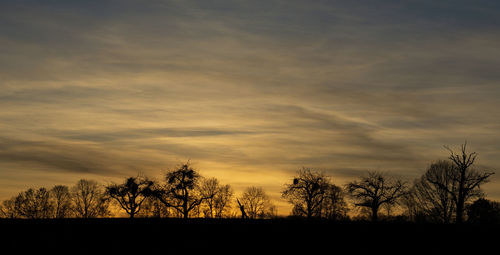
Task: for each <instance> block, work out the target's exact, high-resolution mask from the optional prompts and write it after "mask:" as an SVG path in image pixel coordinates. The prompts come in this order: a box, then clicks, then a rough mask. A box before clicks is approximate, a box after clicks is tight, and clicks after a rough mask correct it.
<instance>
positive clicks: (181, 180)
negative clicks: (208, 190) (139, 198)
mask: <svg viewBox="0 0 500 255" xmlns="http://www.w3.org/2000/svg"><path fill="white" fill-rule="evenodd" d="M200 178H201V176H200V175H199V174H198V173H197V172H196V171H195V170H194V169H193V168H192V167H191V166H190V165H189V162H188V163H186V164H182V165H181V166H180V167H179V168H177V169H175V170H171V171H169V172H167V173H166V175H165V180H166V183H165V185H164V186H163V187H156V189H154V191H153V192H152V193H153V194H154V195H155V196H156V197H157V198H158V199H159V201H161V202H162V203H164V204H165V205H166V206H168V207H172V208H174V209H175V210H177V212H179V213H180V214H181V215H182V217H183V218H189V213H190V212H191V211H192V210H193V209H195V208H196V207H197V206H199V205H200V204H201V203H202V202H203V201H204V200H206V199H209V198H211V195H210V196H208V197H207V196H203V195H201V194H200V192H199V179H200Z"/></svg>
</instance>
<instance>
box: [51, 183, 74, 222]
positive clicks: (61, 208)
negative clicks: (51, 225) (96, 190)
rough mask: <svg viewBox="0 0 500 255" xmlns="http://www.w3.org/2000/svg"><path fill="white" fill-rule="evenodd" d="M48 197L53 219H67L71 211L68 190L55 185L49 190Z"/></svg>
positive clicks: (62, 186)
mask: <svg viewBox="0 0 500 255" xmlns="http://www.w3.org/2000/svg"><path fill="white" fill-rule="evenodd" d="M50 197H51V199H52V201H53V205H54V217H55V218H67V217H69V216H70V214H71V209H72V208H71V194H70V193H69V188H68V187H67V186H64V185H56V186H54V187H53V188H52V189H51V190H50Z"/></svg>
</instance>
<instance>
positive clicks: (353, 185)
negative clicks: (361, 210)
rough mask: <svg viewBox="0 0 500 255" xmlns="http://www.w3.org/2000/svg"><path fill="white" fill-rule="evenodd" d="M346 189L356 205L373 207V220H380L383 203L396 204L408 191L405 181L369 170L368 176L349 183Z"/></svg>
mask: <svg viewBox="0 0 500 255" xmlns="http://www.w3.org/2000/svg"><path fill="white" fill-rule="evenodd" d="M346 189H347V191H348V192H349V193H350V195H351V196H352V197H353V198H354V199H355V201H356V203H355V205H356V206H360V207H366V208H369V209H371V217H372V221H377V220H378V211H379V209H380V206H381V205H383V204H394V203H396V201H397V200H398V199H399V198H400V197H401V196H403V195H404V194H406V192H407V188H406V183H405V182H403V181H402V180H399V179H395V178H390V177H387V176H385V175H383V174H381V173H379V172H368V176H366V177H362V178H361V180H357V181H353V182H350V183H349V184H347V185H346Z"/></svg>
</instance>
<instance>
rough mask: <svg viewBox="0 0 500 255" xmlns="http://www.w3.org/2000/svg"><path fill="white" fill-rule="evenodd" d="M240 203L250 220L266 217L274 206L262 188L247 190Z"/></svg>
mask: <svg viewBox="0 0 500 255" xmlns="http://www.w3.org/2000/svg"><path fill="white" fill-rule="evenodd" d="M238 202H240V205H241V207H242V208H244V211H245V214H247V215H248V217H249V218H250V219H256V218H264V217H266V216H267V215H269V212H270V209H271V208H272V206H273V205H272V204H271V201H270V200H269V197H268V196H267V194H266V192H265V191H264V189H263V188H261V187H249V188H247V189H246V190H245V192H244V193H243V195H242V196H241V198H239V199H238Z"/></svg>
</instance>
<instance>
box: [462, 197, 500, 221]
mask: <svg viewBox="0 0 500 255" xmlns="http://www.w3.org/2000/svg"><path fill="white" fill-rule="evenodd" d="M467 216H468V220H467V221H468V222H470V223H475V224H499V223H500V203H499V202H494V201H490V200H488V199H484V198H480V199H478V200H476V201H474V203H472V204H471V205H470V206H469V207H468V208H467Z"/></svg>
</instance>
